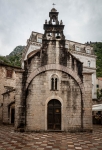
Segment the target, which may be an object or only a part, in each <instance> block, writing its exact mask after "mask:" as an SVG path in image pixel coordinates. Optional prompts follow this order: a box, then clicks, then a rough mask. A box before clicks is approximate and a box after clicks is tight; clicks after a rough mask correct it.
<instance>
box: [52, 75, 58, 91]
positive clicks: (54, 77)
mask: <svg viewBox="0 0 102 150" xmlns="http://www.w3.org/2000/svg"><path fill="white" fill-rule="evenodd" d="M51 90H52V91H56V90H58V77H57V75H52V77H51Z"/></svg>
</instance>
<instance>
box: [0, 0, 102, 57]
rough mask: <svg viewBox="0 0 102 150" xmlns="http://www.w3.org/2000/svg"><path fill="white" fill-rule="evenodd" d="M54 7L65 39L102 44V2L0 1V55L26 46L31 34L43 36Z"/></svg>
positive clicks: (78, 0) (75, 0) (90, 0)
mask: <svg viewBox="0 0 102 150" xmlns="http://www.w3.org/2000/svg"><path fill="white" fill-rule="evenodd" d="M52 3H55V4H56V5H55V8H56V9H57V11H58V12H59V20H61V19H62V20H63V24H64V25H65V29H64V34H65V36H66V39H68V40H72V41H76V42H80V43H85V42H87V41H93V42H96V41H99V42H102V0H53V1H52V0H0V55H8V54H9V53H10V52H11V51H12V50H13V49H14V48H15V47H16V46H18V45H26V41H27V39H28V38H29V37H30V34H31V32H32V31H36V32H40V33H43V24H44V23H45V19H47V20H49V11H50V10H51V9H52V7H53V5H52Z"/></svg>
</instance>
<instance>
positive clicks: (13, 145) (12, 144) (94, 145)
mask: <svg viewBox="0 0 102 150" xmlns="http://www.w3.org/2000/svg"><path fill="white" fill-rule="evenodd" d="M0 150H102V126H94V131H93V133H85V132H84V133H64V132H63V133H61V132H58V133H57V132H56V133H54V132H49V133H34V132H33V133H19V132H14V128H13V127H12V126H0Z"/></svg>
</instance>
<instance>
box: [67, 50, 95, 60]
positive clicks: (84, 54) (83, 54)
mask: <svg viewBox="0 0 102 150" xmlns="http://www.w3.org/2000/svg"><path fill="white" fill-rule="evenodd" d="M70 52H71V53H72V54H77V55H81V56H87V57H92V58H96V57H97V56H96V55H90V54H87V53H81V52H76V51H70Z"/></svg>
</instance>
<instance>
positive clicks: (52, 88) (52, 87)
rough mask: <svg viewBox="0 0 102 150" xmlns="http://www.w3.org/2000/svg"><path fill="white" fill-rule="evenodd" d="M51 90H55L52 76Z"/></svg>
mask: <svg viewBox="0 0 102 150" xmlns="http://www.w3.org/2000/svg"><path fill="white" fill-rule="evenodd" d="M51 90H54V78H51Z"/></svg>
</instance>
